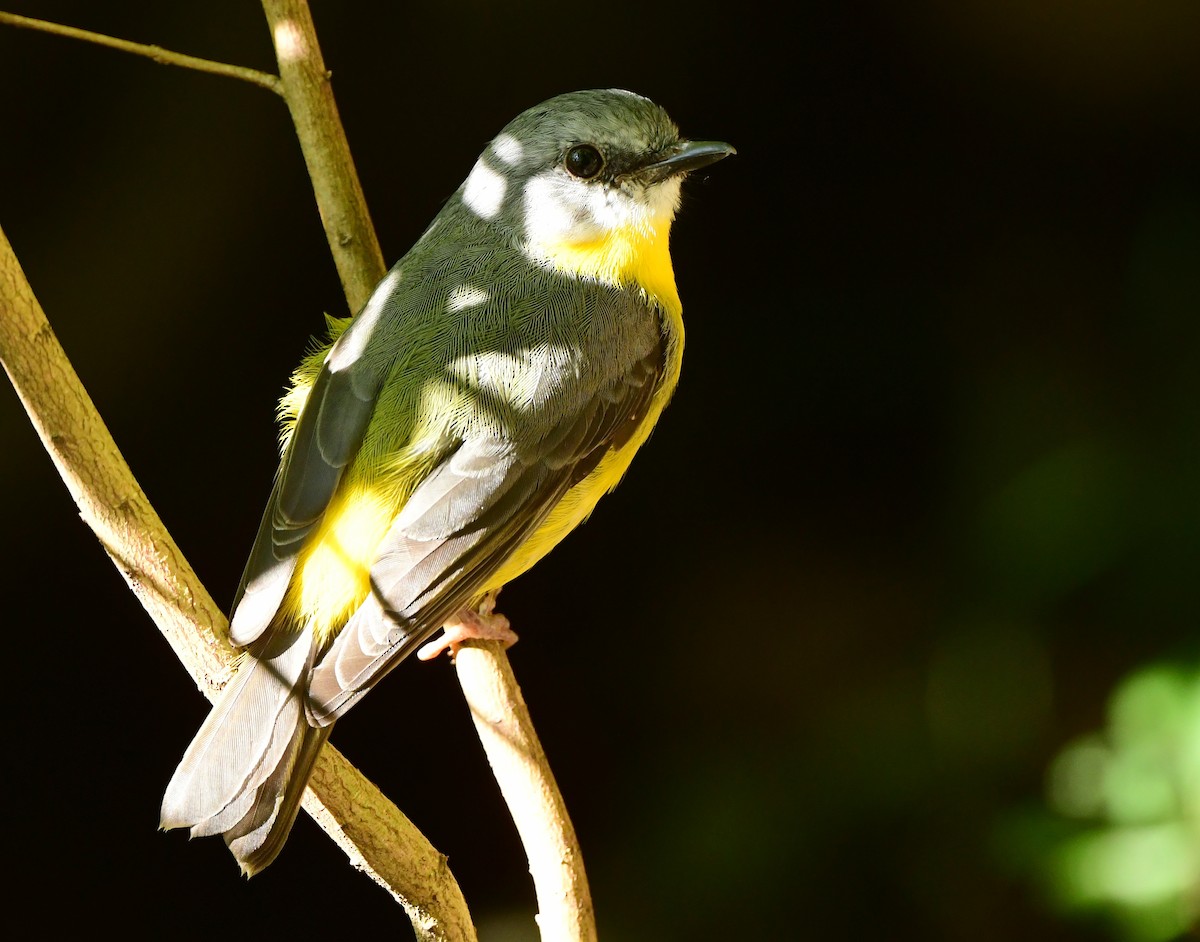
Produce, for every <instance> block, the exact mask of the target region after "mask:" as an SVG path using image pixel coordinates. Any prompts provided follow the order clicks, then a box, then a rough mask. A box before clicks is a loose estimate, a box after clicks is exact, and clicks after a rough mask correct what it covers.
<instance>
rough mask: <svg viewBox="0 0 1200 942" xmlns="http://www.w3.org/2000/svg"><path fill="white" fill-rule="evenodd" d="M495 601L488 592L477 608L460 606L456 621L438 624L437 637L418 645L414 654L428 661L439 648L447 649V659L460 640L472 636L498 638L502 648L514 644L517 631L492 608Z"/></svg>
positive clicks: (484, 638) (494, 639)
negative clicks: (440, 630) (439, 634)
mask: <svg viewBox="0 0 1200 942" xmlns="http://www.w3.org/2000/svg"><path fill="white" fill-rule="evenodd" d="M495 604H496V599H495V596H492V595H488V596H486V597H485V598H484V599H483V601H482V602H480V603H479V609H478V611H476V610H475V609H471V608H464V609H463V610H462V611H461V612H459V613H458V620H457V621H452V622H447V623H446V624H445V625H444V626H443V627H442V636H441V637H440V638H436V639H434V640H433V641H430V642H429V643H428V644H425V645H422V646H421V648H420V649H419V650H418V651H417V657H418V658H420V659H421V660H422V661H432V660H433V659H434V658H435V657H437V656H438V655H439V654H441V653H442V652H443V651H449V652H450V659H451V660H454V656H455V655H456V654H458V649H459V647H460V646H461V645H462V643H463V642H464V641H470V640H473V639H479V640H480V641H499V642H500V643H501V644H503V645H504V646H505V647H506V648H507V647H511V646H512V645H514V644H516V643H517V633H516V632H515V631H513V630H512V628H510V627H509V624H508V619H507V618H505V617H504V616H503V615H500V614H497V613H495V612H493V611H492V608H493V607H494V606H495Z"/></svg>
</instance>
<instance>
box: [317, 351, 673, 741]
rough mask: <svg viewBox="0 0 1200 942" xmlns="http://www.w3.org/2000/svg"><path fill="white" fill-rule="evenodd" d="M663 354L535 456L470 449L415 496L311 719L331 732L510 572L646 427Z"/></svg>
mask: <svg viewBox="0 0 1200 942" xmlns="http://www.w3.org/2000/svg"><path fill="white" fill-rule="evenodd" d="M662 368H663V348H662V344H661V340H660V342H659V345H658V346H656V347H655V348H654V349H653V350H651V351H650V352H649V353H648V354H647V355H646V356H645V357H644V358H643V359H642V360H640V361H639V362H637V363H636V364H635V365H634V367H633V369H632V370H630V371H629V372H628V373H627V374H626V375H625V376H622V377H620V378H619V379H617V380H616V381H614V382H613V383H612V384H611V385H610V386H609V388H607V389H605V390H604V391H603V393H602V394H601V395H598V396H596V397H594V398H592V399H591V400H590V401H588V402H587V403H585V404H584V405H583V406H582V407H581V408H580V409H579V410H577V411H576V413H575V414H574V415H573V416H571V417H570V418H569V419H568V420H567V421H564V422H562V423H560V425H559V426H558V427H557V429H556V430H555V433H554V434H553V435H551V436H548V437H547V438H546V439H545V440H543V441H542V442H541V443H540V444H539V446H538V447H537V448H535V449H532V450H531V449H528V448H527V449H525V450H524V451H523V452H521V453H518V452H517V450H516V449H514V448H513V447H512V446H511V444H510V443H505V442H501V441H499V440H497V439H494V438H478V439H471V440H466V441H463V442H462V443H461V445H460V446H459V447H458V448H457V450H455V451H454V452H453V454H451V455H449V456H448V457H447V458H446V459H444V460H443V461H442V462H441V463H440V464H439V465H438V466H437V468H436V469H435V470H434V471H433V472H432V473H431V474H430V475H429V477H428V478H426V479H425V481H423V482H422V483H421V485H420V486H419V487H418V488H417V489H416V490H415V491H414V492H413V494H412V496H411V497H410V499H409V501H408V502H407V504H406V505H405V507H404V510H403V511H402V512H401V513H400V515H399V516H398V517H397V518H396V520H395V522H394V523H393V525H392V527H391V529H390V530H389V531H388V534H387V536H385V537H384V540H383V543H382V544H381V547H380V555H379V557H378V559H377V561H376V562H375V564H374V565H373V566H372V567H371V594H370V595H369V596H368V597H367V599H366V600H365V601H364V602H363V604H362V605H361V606H360V607H359V608H358V610H357V611H356V612H355V614H354V615H353V616H352V617H351V619H350V621H349V622H347V624H346V626H345V628H344V629H343V630H342V631H341V632H340V633H339V634H338V636H337V638H336V639H335V640H334V642H333V644H332V645H331V646H330V648H329V650H328V651H327V652H326V653H325V654H324V655H323V657H322V658H321V660H320V661H319V662H318V664H317V665H316V667H315V668H314V669H313V673H312V676H311V678H310V682H309V702H308V714H309V719H310V721H311V722H313V723H314V724H316V725H318V726H325V725H328V724H330V723H332V722H333V721H334V720H336V719H337V718H338V717H340V716H341V715H342V714H343V713H345V712H346V711H347V710H348V709H350V707H351V706H353V705H354V704H355V703H356V702H357V701H358V699H359V698H360V697H361V696H362V695H363V694H364V693H366V691H367V690H369V689H370V688H371V687H372V686H374V685H375V684H376V683H377V682H378V681H379V680H380V678H382V677H383V676H384V675H385V674H387V672H388V671H390V670H391V669H392V668H393V667H395V666H396V665H397V664H399V663H400V662H401V661H402V660H403V659H404V658H405V657H407V656H408V655H409V654H410V653H412V651H414V650H415V649H416V648H417V647H418V646H420V645H421V644H423V643H424V642H425V641H426V640H427V639H428V638H429V637H430V636H431V635H432V634H433V633H434V632H436V631H437V630H438V628H440V627H441V626H442V625H443V624H444V623H446V622H447V621H450V620H452V619H453V618H454V617H455V616H456V615H457V614H458V612H460V611H461V610H462V609H463V608H464V607H466V606H468V605H470V604H472V603H473V602H475V601H476V600H477V598H478V597H479V595H480V594H481V593H482V592H483V591H485V590H486V589H488V588H490V586H489V584H488V583H489V580H490V579H491V578H492V576H493V574H494V573H495V572H496V571H497V570H498V569H499V568H500V567H501V565H503V563H504V561H505V560H506V559H507V558H508V557H509V556H510V555H511V554H512V553H513V552H514V550H516V549H517V547H519V546H520V545H521V544H522V543H523V542H524V541H525V539H526V538H528V537H529V536H530V534H532V533H533V532H534V531H535V530H536V529H537V528H538V526H539V525H540V524H541V523H542V521H544V520H545V519H546V516H547V514H549V513H550V511H551V510H552V509H553V508H554V506H555V505H556V504H557V503H558V502H559V500H561V499H562V497H563V495H564V494H566V492H567V491H568V490H569V489H570V488H571V487H572V486H573V485H574V484H576V483H578V482H579V481H581V480H582V479H583V478H584V477H586V476H587V475H588V474H589V473H590V472H591V471H592V470H593V469H594V468H595V467H596V465H597V463H598V462H599V461H600V459H601V458H602V457H603V456H604V455H605V454H606V453H607V452H608V451H609V450H610V449H613V448H619V447H621V445H623V444H624V443H625V442H626V441H627V440H628V439H629V437H630V436H631V435H632V434H633V432H634V430H635V429H636V428H637V427H638V426H639V425H640V423H641V421H642V419H643V417H644V416H645V414H646V411H647V409H648V406H649V402H650V399H651V397H652V395H653V393H654V390H655V388H656V387H657V385H658V382H659V378H660V375H661V371H662Z"/></svg>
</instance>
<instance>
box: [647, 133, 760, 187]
mask: <svg viewBox="0 0 1200 942" xmlns="http://www.w3.org/2000/svg"><path fill="white" fill-rule="evenodd" d="M736 153H737V150H735V149H734V148H733V146H732V145H730V144H726V143H724V142H722V141H680V142H679V143H678V144H672V145H671V146H670V147H669V148H668V149H667V150H666V151H665V152H664V153H663V155H662V156H661V157H659V158H658V159H657V160H655V161H653V162H652V163H648V164H646V165H645V166H643V167H641V168H639V169H638V170H637V171H636V173H637V176H638V177H640V178H641V179H642V180H644V181H645V182H646V183H658V182H659V181H660V180H665V179H666V178H667V177H673V176H677V175H678V174H681V173H690V172H691V171H693V170H699V169H700V168H701V167H707V166H708V165H709V164H715V163H716V162H717V161H718V160H723V159H724V158H726V157H728V156H729V155H730V154H736Z"/></svg>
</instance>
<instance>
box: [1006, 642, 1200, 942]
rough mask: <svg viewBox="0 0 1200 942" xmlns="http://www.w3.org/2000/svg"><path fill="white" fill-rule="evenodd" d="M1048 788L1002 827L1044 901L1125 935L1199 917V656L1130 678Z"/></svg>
mask: <svg viewBox="0 0 1200 942" xmlns="http://www.w3.org/2000/svg"><path fill="white" fill-rule="evenodd" d="M1046 791H1047V798H1046V806H1045V808H1043V809H1041V810H1039V811H1037V812H1029V813H1028V814H1026V815H1023V816H1021V817H1019V818H1017V819H1015V820H1013V821H1012V822H1010V823H1009V825H1008V828H1009V837H1010V838H1011V839H1012V840H1013V850H1014V851H1015V852H1016V853H1017V855H1018V857H1019V858H1020V859H1021V860H1022V862H1023V863H1024V865H1025V866H1026V868H1027V871H1028V873H1029V874H1030V876H1031V877H1032V878H1033V879H1034V880H1035V881H1036V882H1038V883H1039V884H1040V885H1041V887H1042V889H1043V890H1044V892H1045V893H1046V897H1047V899H1048V901H1049V902H1050V903H1051V905H1053V906H1054V907H1055V908H1057V909H1058V910H1060V911H1061V912H1063V913H1065V914H1069V915H1082V916H1088V917H1093V918H1096V919H1098V920H1099V921H1101V922H1102V923H1103V924H1104V925H1106V926H1107V927H1108V928H1109V929H1110V930H1111V932H1112V934H1113V935H1114V936H1115V937H1116V938H1119V939H1122V940H1128V942H1165V940H1169V939H1174V938H1176V937H1178V936H1179V935H1180V934H1181V933H1183V932H1185V931H1187V930H1189V929H1190V928H1192V927H1195V926H1196V925H1197V923H1198V922H1200V664H1194V663H1192V664H1185V663H1164V664H1155V665H1152V666H1149V667H1145V668H1142V669H1140V670H1137V671H1135V672H1133V673H1132V674H1130V675H1129V676H1128V677H1127V678H1126V679H1124V680H1123V681H1122V682H1121V683H1120V685H1119V686H1118V687H1117V689H1116V690H1115V691H1114V693H1113V695H1112V697H1111V699H1110V702H1109V707H1108V722H1107V725H1106V726H1105V728H1104V729H1103V730H1100V731H1098V732H1094V733H1088V734H1086V735H1083V736H1080V737H1078V738H1076V739H1074V740H1073V741H1071V742H1070V743H1068V744H1067V745H1066V746H1065V747H1064V748H1063V749H1062V751H1061V752H1059V754H1058V755H1057V756H1056V757H1055V759H1054V761H1053V763H1052V764H1051V766H1050V769H1049V772H1048V774H1047V787H1046Z"/></svg>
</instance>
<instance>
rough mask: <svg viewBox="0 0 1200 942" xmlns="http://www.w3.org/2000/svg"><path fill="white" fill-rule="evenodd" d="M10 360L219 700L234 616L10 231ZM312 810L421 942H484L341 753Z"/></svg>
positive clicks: (112, 538) (78, 483) (319, 772)
mask: <svg viewBox="0 0 1200 942" xmlns="http://www.w3.org/2000/svg"><path fill="white" fill-rule="evenodd" d="M0 315H2V316H0V363H3V365H4V369H5V372H6V373H8V377H9V379H10V380H11V381H12V384H13V388H15V389H16V391H17V395H18V396H19V397H20V399H21V402H22V404H23V405H24V406H25V411H26V412H27V413H28V414H29V418H30V420H31V421H32V422H33V426H34V428H35V429H36V430H37V433H38V436H39V437H40V438H41V440H42V444H43V445H44V446H45V448H46V451H47V452H48V453H49V454H50V458H51V460H52V461H53V462H54V465H55V467H56V468H58V472H59V474H60V475H61V476H62V479H63V481H64V482H65V483H66V485H67V490H68V491H70V493H71V497H72V498H73V499H74V500H75V503H76V505H77V506H78V507H79V511H80V516H81V517H82V518H83V521H84V523H86V524H87V525H88V526H89V527H91V529H92V531H93V532H94V533H95V534H96V535H97V536H98V537H99V538H100V543H101V545H102V546H103V547H104V550H105V552H107V553H108V555H109V556H110V557H111V558H112V561H113V563H114V564H115V565H116V567H117V569H118V570H119V571H120V572H121V575H122V576H124V578H125V581H126V582H127V583H128V584H129V587H130V588H131V589H132V590H133V592H134V594H135V595H136V596H137V597H138V599H139V600H140V601H141V603H142V605H143V606H144V607H145V609H146V611H147V612H149V613H150V615H151V617H152V618H153V619H154V621H155V623H156V624H157V625H158V626H159V630H160V631H162V633H163V636H164V637H165V638H166V639H167V641H168V642H169V643H170V645H171V647H172V649H174V651H175V654H176V656H178V657H179V659H180V660H181V661H182V662H183V664H184V666H185V667H186V668H187V669H188V671H189V672H190V673H191V675H192V677H193V678H194V679H195V681H196V683H197V686H199V687H200V690H201V691H202V692H203V693H204V694H205V696H207V697H208V698H209V699H210V700H211V699H213V698H214V697H215V696H216V694H217V692H218V691H219V690H220V688H221V687H222V686H223V684H224V683H225V681H226V680H228V679H229V676H230V674H231V670H230V666H231V664H232V662H233V659H234V657H235V656H236V655H235V652H234V651H233V649H232V648H230V646H229V645H228V644H227V643H226V641H225V629H226V620H225V616H224V615H223V614H222V612H221V611H220V609H218V608H217V606H216V604H215V603H214V602H213V600H212V597H211V596H210V595H209V594H208V591H207V590H206V589H205V588H204V586H203V585H202V584H201V583H200V580H199V579H198V578H197V577H196V574H195V572H194V571H193V570H192V568H191V566H189V565H188V562H187V560H186V559H185V558H184V556H183V553H181V552H180V550H179V547H178V546H176V545H175V542H174V540H172V539H171V535H170V534H169V533H168V532H167V530H166V527H164V526H163V522H162V520H161V519H160V518H159V516H158V514H157V513H155V511H154V508H153V507H151V506H150V502H149V501H148V500H147V498H146V495H145V493H144V492H143V491H142V489H141V487H140V486H139V485H138V483H137V481H136V480H135V479H134V477H133V473H132V472H131V471H130V469H129V466H128V465H127V464H126V463H125V459H124V458H123V457H122V456H121V453H120V450H119V449H118V448H117V445H116V442H114V441H113V439H112V436H111V435H110V434H109V432H108V429H107V428H106V427H105V425H104V421H103V420H102V419H101V418H100V415H99V413H97V411H96V407H95V406H94V405H93V404H92V401H91V398H90V397H89V396H88V394H87V391H86V390H85V389H84V388H83V384H82V383H81V382H80V380H79V377H78V376H77V375H76V373H75V370H74V368H73V367H72V366H71V363H70V361H69V360H68V359H67V355H66V353H65V352H64V351H63V349H62V346H61V345H60V344H59V342H58V338H57V337H55V335H54V331H53V330H52V329H51V327H50V324H49V323H48V322H47V321H46V316H45V314H44V313H43V312H42V309H41V306H40V305H39V304H38V302H37V298H36V297H35V296H34V294H33V289H32V288H31V287H30V285H29V282H28V281H27V280H26V278H25V274H24V272H23V271H22V270H21V266H20V263H19V262H18V261H17V258H16V255H15V254H14V253H13V250H12V246H11V245H10V244H9V242H8V239H7V237H6V236H5V235H4V232H3V230H0ZM304 806H305V808H306V809H307V810H308V811H309V813H310V814H312V815H313V817H314V818H315V819H316V820H317V823H318V824H320V825H321V826H322V827H323V828H325V830H326V831H328V832H329V833H330V835H331V836H332V837H333V839H334V840H335V841H336V842H337V843H338V845H339V846H340V847H341V848H342V849H343V850H344V851H346V853H347V855H348V856H349V857H350V860H351V862H352V863H353V864H354V865H355V866H356V867H358V868H359V869H361V870H365V871H366V872H367V873H368V874H369V875H370V876H371V877H372V878H373V879H375V881H376V882H378V883H380V884H381V885H382V886H383V887H384V889H386V890H387V891H388V892H389V893H391V894H392V896H393V897H395V898H396V899H397V900H399V901H400V903H401V904H402V905H403V906H404V908H405V910H406V911H407V912H408V914H409V916H410V918H411V919H412V920H413V927H414V929H416V931H417V937H418V939H421V940H422V942H475V939H476V935H475V930H474V927H473V926H472V924H471V920H470V915H469V914H468V911H467V906H466V901H465V900H464V899H463V896H462V891H461V890H460V889H459V887H458V884H457V883H456V882H455V881H454V878H453V876H452V875H451V874H450V872H449V869H448V868H447V866H446V859H445V857H443V856H442V855H441V854H439V853H438V852H437V851H436V850H435V849H434V848H433V847H432V845H430V844H429V842H428V841H427V840H426V839H425V838H424V836H423V835H422V834H421V832H420V831H418V830H417V828H416V827H415V826H414V825H413V824H412V823H411V822H410V821H409V820H408V818H406V817H405V816H404V815H403V814H402V813H401V812H400V810H399V809H398V808H396V806H395V805H393V804H392V803H391V802H390V801H388V800H387V798H385V797H384V796H383V795H382V794H381V793H380V792H379V790H378V789H377V788H376V787H375V786H374V785H372V784H371V783H370V782H369V781H367V779H366V778H365V777H363V775H362V774H361V773H360V772H358V770H356V769H355V768H354V767H353V766H351V765H350V763H349V762H347V761H346V759H345V758H344V757H343V756H342V755H341V754H340V753H339V752H338V751H337V750H336V749H334V748H332V747H331V746H326V748H325V749H324V750H322V752H321V756H320V759H319V760H318V762H317V767H316V770H315V772H314V773H313V777H312V779H311V780H310V782H309V790H308V793H307V794H306V795H305V800H304Z"/></svg>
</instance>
